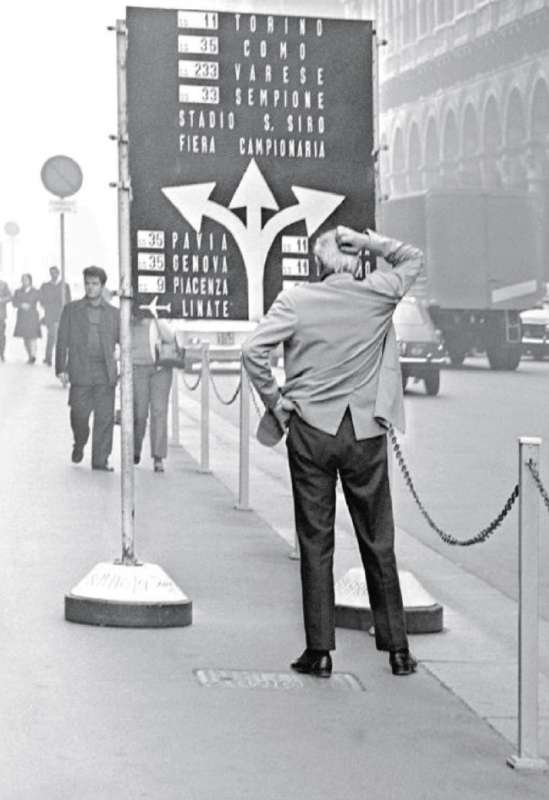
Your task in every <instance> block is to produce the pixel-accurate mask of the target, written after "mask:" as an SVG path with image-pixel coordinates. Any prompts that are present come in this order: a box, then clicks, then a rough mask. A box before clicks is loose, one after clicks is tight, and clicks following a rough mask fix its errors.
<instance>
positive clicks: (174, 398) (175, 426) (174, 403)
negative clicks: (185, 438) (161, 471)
mask: <svg viewBox="0 0 549 800" xmlns="http://www.w3.org/2000/svg"><path fill="white" fill-rule="evenodd" d="M170 400H171V417H172V437H171V441H170V444H171V445H172V447H181V436H180V432H179V373H178V371H177V370H176V369H174V371H173V380H172V390H171V392H170Z"/></svg>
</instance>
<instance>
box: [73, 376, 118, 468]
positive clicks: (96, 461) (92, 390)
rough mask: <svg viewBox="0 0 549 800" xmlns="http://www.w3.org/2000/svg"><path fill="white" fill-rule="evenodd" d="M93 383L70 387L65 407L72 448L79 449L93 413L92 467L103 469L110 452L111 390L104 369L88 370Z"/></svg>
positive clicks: (112, 390) (84, 440) (112, 416)
mask: <svg viewBox="0 0 549 800" xmlns="http://www.w3.org/2000/svg"><path fill="white" fill-rule="evenodd" d="M92 380H93V383H92V384H90V385H88V386H78V385H75V384H71V387H70V391H69V406H70V408H71V427H72V432H73V436H74V444H75V447H77V448H79V449H83V448H84V447H85V445H86V442H87V441H88V437H89V435H90V414H91V413H92V411H93V436H92V466H93V467H103V466H105V465H106V463H107V460H108V458H109V456H110V454H111V451H112V439H113V426H114V397H115V386H113V385H112V384H110V383H109V381H108V377H107V372H106V369H105V368H104V366H103V365H102V364H101V365H99V364H98V365H97V366H95V365H94V366H93V367H92Z"/></svg>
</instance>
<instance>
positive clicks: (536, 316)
mask: <svg viewBox="0 0 549 800" xmlns="http://www.w3.org/2000/svg"><path fill="white" fill-rule="evenodd" d="M520 320H521V322H522V352H523V353H527V354H529V355H531V356H532V357H533V358H535V359H538V360H539V361H541V360H542V359H543V358H545V356H546V355H549V302H545V303H544V304H543V305H542V306H540V307H539V308H529V309H527V310H526V311H523V312H522V313H521V315H520Z"/></svg>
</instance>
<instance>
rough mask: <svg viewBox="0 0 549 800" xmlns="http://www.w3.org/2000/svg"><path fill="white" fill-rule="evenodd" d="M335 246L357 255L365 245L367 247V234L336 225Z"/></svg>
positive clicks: (344, 251)
mask: <svg viewBox="0 0 549 800" xmlns="http://www.w3.org/2000/svg"><path fill="white" fill-rule="evenodd" d="M336 242H337V246H338V247H339V249H340V250H341V251H342V252H343V253H349V254H350V255H357V253H360V251H361V250H363V249H364V248H365V247H366V248H367V247H368V236H367V234H365V233H361V232H360V231H354V230H353V229H352V228H347V227H345V225H338V226H337V228H336Z"/></svg>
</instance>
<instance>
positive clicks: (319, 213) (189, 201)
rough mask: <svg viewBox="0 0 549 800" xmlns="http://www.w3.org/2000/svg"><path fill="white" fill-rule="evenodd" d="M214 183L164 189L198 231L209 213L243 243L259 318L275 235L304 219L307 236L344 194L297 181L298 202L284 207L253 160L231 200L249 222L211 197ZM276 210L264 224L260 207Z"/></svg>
mask: <svg viewBox="0 0 549 800" xmlns="http://www.w3.org/2000/svg"><path fill="white" fill-rule="evenodd" d="M215 185H216V184H215V183H194V184H186V185H185V184H184V185H182V186H166V187H163V188H162V192H163V193H164V194H165V196H166V197H167V198H168V200H169V201H170V202H171V203H172V204H173V205H174V206H175V207H176V208H177V210H178V211H179V213H180V214H181V216H182V217H184V218H185V219H186V220H187V222H188V223H189V224H190V225H191V226H192V227H193V228H194V229H195V230H196V231H199V230H200V228H201V226H202V218H203V217H209V218H210V219H213V220H215V221H216V222H218V223H219V224H220V225H223V226H224V227H225V228H227V230H228V231H229V232H230V233H231V234H232V236H233V237H234V240H235V242H236V243H237V245H238V247H239V248H240V252H241V253H242V258H243V260H244V266H245V269H246V275H247V278H248V317H249V319H250V320H257V319H259V318H260V317H261V316H262V315H263V273H264V270H265V262H266V260H267V256H268V254H269V250H270V249H271V246H272V244H273V242H274V240H275V238H276V236H277V235H278V234H279V233H280V232H281V231H282V230H283V229H284V228H287V227H288V225H292V224H293V223H294V222H299V221H300V220H304V221H305V226H306V228H307V234H308V236H312V235H313V233H314V232H315V231H316V230H318V228H319V227H320V226H321V225H322V223H323V222H324V221H325V220H326V219H328V217H329V216H330V215H331V214H332V213H333V212H334V211H335V209H336V208H337V207H338V206H339V205H341V203H342V202H343V200H344V199H345V195H341V194H333V193H332V192H323V191H318V190H314V189H306V188H304V187H302V186H292V191H293V193H294V195H295V196H296V198H297V203H296V204H295V205H293V206H289V207H288V208H284V209H282V210H281V211H279V210H278V208H279V206H278V203H277V202H276V200H275V198H274V196H273V194H272V192H271V190H270V188H269V185H268V183H267V181H266V180H265V178H264V177H263V175H262V173H261V170H260V169H259V167H258V166H257V164H256V162H255V160H254V159H252V160H251V161H250V163H249V164H248V166H247V168H246V171H245V172H244V175H243V176H242V179H241V181H240V183H239V184H238V186H237V188H236V191H235V193H234V195H233V197H232V199H231V201H230V203H229V209H230V208H245V209H246V225H244V223H243V222H242V221H241V220H240V218H239V217H238V216H237V215H236V214H234V213H233V212H232V211H230V210H229V209H228V208H225V206H222V205H220V204H219V203H216V202H215V201H213V200H210V195H211V193H212V192H213V190H214V188H215ZM262 208H266V209H269V210H271V211H276V212H277V213H276V214H274V215H273V216H272V217H271V219H270V220H269V221H268V222H267V224H266V225H265V227H264V228H262V227H261V209H262Z"/></svg>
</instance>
